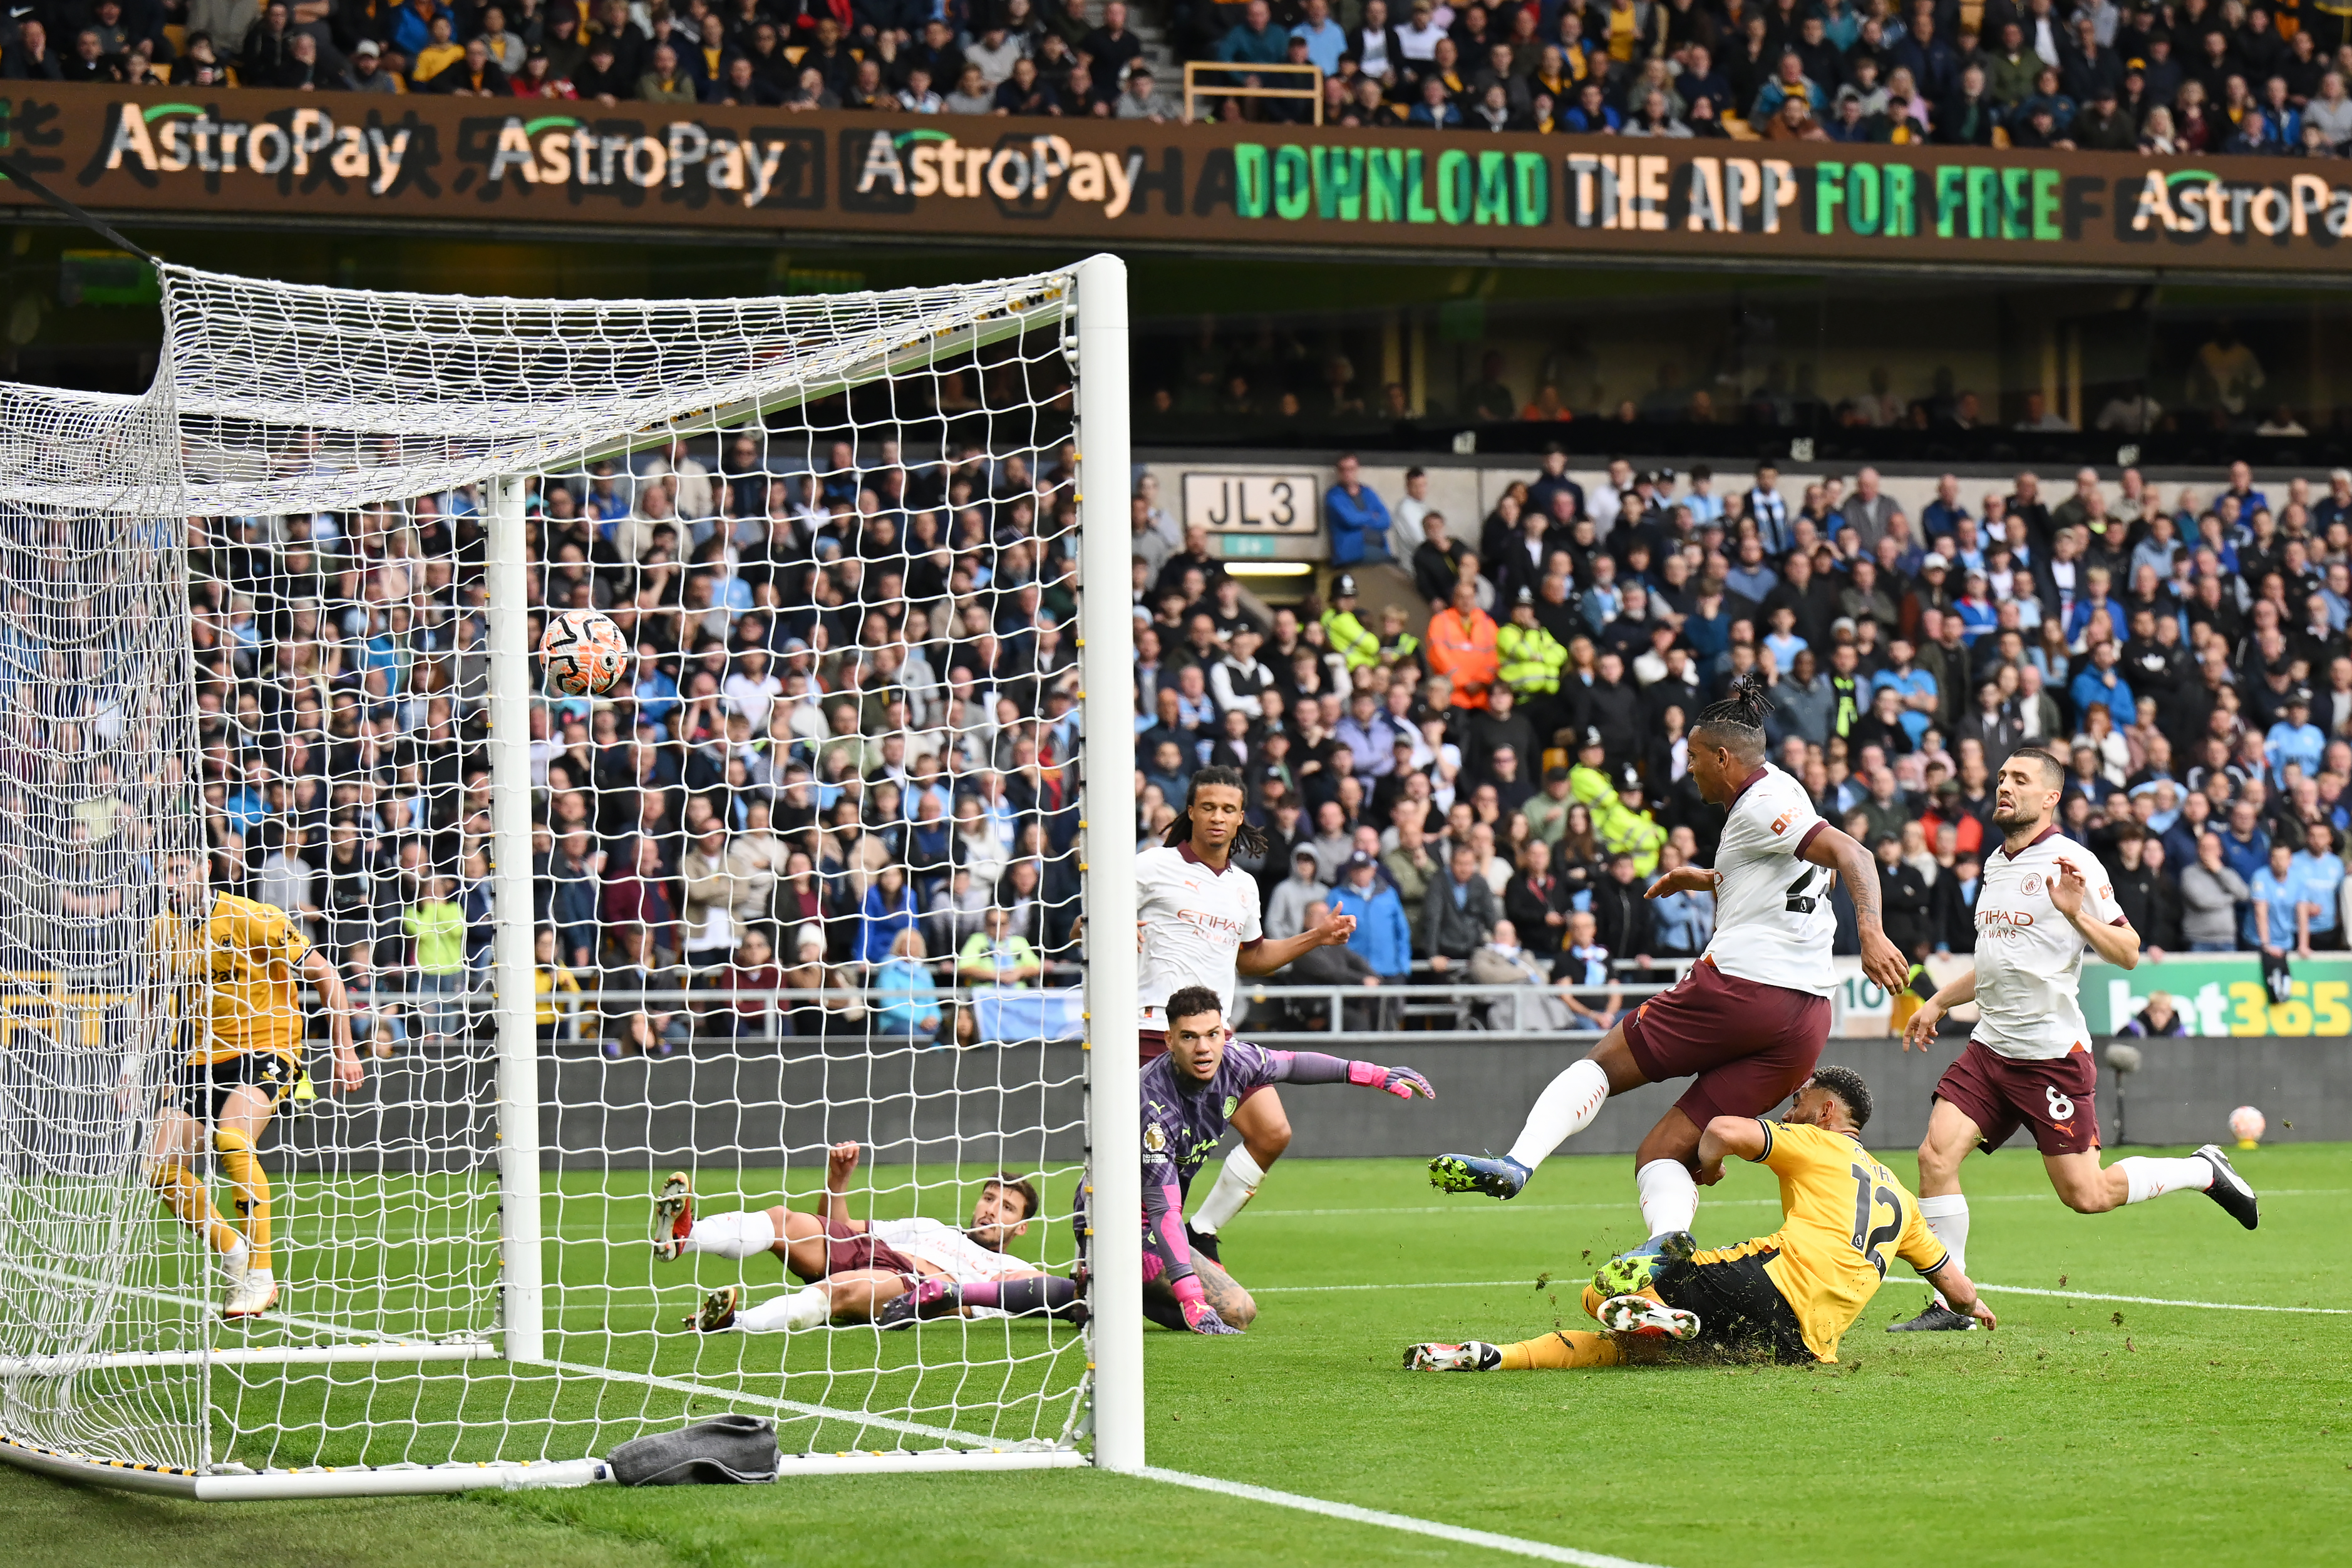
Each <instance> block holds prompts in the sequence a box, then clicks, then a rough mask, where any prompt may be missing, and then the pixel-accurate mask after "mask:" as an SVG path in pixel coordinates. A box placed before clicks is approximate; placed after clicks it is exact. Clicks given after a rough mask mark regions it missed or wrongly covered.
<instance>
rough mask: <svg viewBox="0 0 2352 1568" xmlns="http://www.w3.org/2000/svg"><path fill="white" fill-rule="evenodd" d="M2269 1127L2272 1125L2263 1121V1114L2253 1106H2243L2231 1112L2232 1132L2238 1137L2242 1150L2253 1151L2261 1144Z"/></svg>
mask: <svg viewBox="0 0 2352 1568" xmlns="http://www.w3.org/2000/svg"><path fill="white" fill-rule="evenodd" d="M2269 1126H2270V1123H2269V1122H2267V1121H2263V1113H2262V1112H2261V1111H2259V1110H2255V1109H2254V1108H2253V1107H2252V1106H2251V1105H2242V1106H2240V1107H2238V1109H2237V1110H2233V1111H2231V1112H2230V1131H2231V1132H2232V1133H2234V1134H2235V1135H2236V1137H2237V1140H2238V1147H2239V1148H2241V1149H2251V1148H2252V1147H2254V1146H2255V1145H2256V1144H2258V1143H2260V1142H2262V1141H2263V1131H2265V1130H2266V1129H2268V1128H2269Z"/></svg>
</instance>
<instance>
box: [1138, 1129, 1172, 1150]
mask: <svg viewBox="0 0 2352 1568" xmlns="http://www.w3.org/2000/svg"><path fill="white" fill-rule="evenodd" d="M1143 1146H1144V1148H1146V1149H1147V1150H1149V1151H1150V1152H1152V1153H1154V1154H1165V1153H1166V1152H1168V1134H1167V1132H1166V1131H1163V1130H1162V1129H1161V1127H1160V1123H1158V1122H1157V1121H1155V1122H1153V1123H1152V1124H1151V1125H1150V1126H1149V1127H1147V1128H1145V1129H1144V1130H1143Z"/></svg>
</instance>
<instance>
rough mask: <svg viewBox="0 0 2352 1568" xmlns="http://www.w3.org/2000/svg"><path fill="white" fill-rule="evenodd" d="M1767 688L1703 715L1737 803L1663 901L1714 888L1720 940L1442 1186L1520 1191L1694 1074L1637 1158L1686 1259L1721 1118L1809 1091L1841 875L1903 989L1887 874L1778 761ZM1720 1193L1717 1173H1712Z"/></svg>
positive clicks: (1660, 892)
mask: <svg viewBox="0 0 2352 1568" xmlns="http://www.w3.org/2000/svg"><path fill="white" fill-rule="evenodd" d="M1769 711H1771V704H1770V703H1769V701H1767V700H1765V696H1764V682H1763V680H1762V679H1761V678H1759V677H1757V676H1753V675H1749V676H1743V677H1741V678H1740V679H1738V680H1736V681H1734V682H1733V683H1732V688H1731V691H1730V694H1729V695H1728V696H1727V697H1726V698H1725V699H1724V700H1722V701H1720V702H1717V703H1714V704H1712V705H1710V706H1708V707H1706V708H1705V709H1702V710H1700V712H1699V716H1698V722H1697V723H1696V725H1694V726H1693V727H1692V729H1691V735H1690V771H1691V776H1692V777H1693V778H1695V779H1696V780H1697V781H1698V789H1699V794H1700V795H1701V796H1703V797H1704V798H1705V799H1706V801H1707V802H1708V804H1710V805H1720V806H1722V807H1724V809H1725V812H1726V814H1727V816H1726V820H1725V822H1724V825H1723V839H1722V843H1721V845H1720V847H1718V848H1717V851H1716V866H1715V869H1713V870H1708V869H1706V868H1702V867H1697V866H1685V867H1683V868H1680V869H1679V870H1675V871H1670V872H1668V873H1667V874H1666V875H1664V876H1663V877H1661V878H1659V879H1657V881H1656V882H1654V884H1652V885H1651V888H1650V890H1649V896H1650V897H1651V898H1654V899H1662V898H1664V897H1665V896H1667V895H1668V894H1670V893H1680V892H1692V891H1697V890H1700V889H1711V890H1712V891H1713V892H1714V894H1715V898H1716V906H1715V908H1716V923H1715V936H1714V939H1713V940H1712V941H1711V942H1708V943H1707V949H1706V952H1705V953H1703V954H1701V955H1700V957H1699V960H1698V962H1697V963H1694V964H1692V965H1691V966H1690V968H1689V970H1688V971H1686V972H1685V973H1684V975H1683V977H1682V979H1681V980H1680V981H1679V982H1678V983H1677V984H1675V986H1674V988H1673V989H1671V990H1669V991H1664V992H1661V993H1660V994H1657V995H1655V996H1653V997H1651V998H1650V999H1649V1000H1648V1001H1646V1002H1644V1003H1643V1004H1642V1005H1640V1006H1639V1007H1637V1008H1635V1009H1634V1010H1633V1012H1632V1013H1630V1014H1628V1015H1627V1016H1625V1017H1624V1019H1623V1020H1622V1022H1620V1023H1619V1024H1618V1025H1617V1026H1616V1027H1614V1028H1612V1029H1611V1030H1610V1031H1609V1033H1608V1034H1607V1035H1605V1036H1603V1037H1601V1044H1600V1045H1599V1046H1598V1047H1596V1048H1595V1049H1594V1050H1593V1052H1592V1054H1591V1055H1590V1056H1588V1057H1586V1058H1583V1059H1582V1060H1580V1061H1577V1062H1573V1063H1570V1066H1569V1068H1568V1069H1567V1070H1566V1071H1564V1072H1562V1073H1561V1074H1560V1075H1559V1077H1558V1078H1556V1079H1552V1081H1551V1083H1550V1085H1549V1087H1547V1088H1546V1089H1544V1091H1543V1093H1542V1094H1541V1095H1540V1096H1539V1097H1538V1099H1537V1100H1536V1103H1535V1109H1534V1110H1530V1111H1529V1112H1528V1120H1527V1125H1526V1127H1524V1128H1523V1129H1522V1130H1521V1131H1520V1132H1519V1137H1518V1142H1516V1143H1514V1144H1512V1145H1511V1152H1509V1153H1508V1154H1507V1155H1505V1156H1503V1157H1502V1158H1500V1159H1496V1158H1494V1157H1492V1156H1489V1157H1486V1158H1484V1159H1478V1158H1473V1157H1471V1156H1468V1155H1463V1154H1441V1155H1439V1156H1438V1157H1437V1158H1436V1159H1434V1160H1432V1161H1431V1162H1430V1163H1429V1169H1430V1181H1431V1182H1432V1184H1434V1185H1436V1186H1439V1187H1442V1188H1444V1189H1445V1190H1446V1191H1448V1192H1456V1193H1467V1192H1481V1193H1488V1194H1493V1195H1494V1196H1496V1197H1498V1198H1508V1197H1512V1196H1515V1195H1517V1193H1518V1192H1519V1190H1520V1189H1521V1188H1523V1187H1525V1186H1526V1185H1527V1184H1528V1177H1529V1176H1531V1175H1533V1174H1534V1173H1535V1169H1536V1167H1537V1166H1538V1165H1540V1164H1541V1163H1543V1162H1544V1160H1545V1158H1546V1157H1547V1156H1549V1154H1550V1153H1551V1152H1552V1151H1553V1150H1555V1149H1557V1148H1558V1147H1559V1145H1560V1143H1561V1142H1564V1141H1565V1140H1566V1139H1567V1138H1569V1137H1570V1135H1571V1134H1573V1133H1577V1132H1580V1131H1583V1130H1584V1129H1585V1128H1587V1127H1589V1126H1591V1124H1592V1120H1593V1118H1594V1117H1595V1116H1597V1115H1598V1114H1600V1110H1601V1102H1602V1101H1604V1100H1607V1099H1608V1098H1609V1097H1610V1096H1611V1095H1612V1094H1622V1093H1624V1092H1625V1091H1626V1090H1627V1089H1634V1088H1637V1087H1639V1086H1640V1085H1642V1084H1645V1083H1659V1082H1663V1081H1664V1080H1665V1079H1675V1078H1684V1077H1690V1078H1692V1079H1694V1081H1693V1082H1692V1084H1691V1086H1690V1088H1689V1089H1687V1090H1685V1092H1684V1094H1683V1097H1682V1098H1681V1099H1680V1100H1676V1101H1675V1103H1674V1105H1673V1106H1672V1107H1671V1108H1669V1109H1668V1110H1667V1111H1666V1113H1665V1114H1664V1116H1662V1117H1660V1118H1659V1119H1658V1124H1657V1125H1656V1126H1654V1127H1653V1128H1651V1129H1650V1132H1649V1135H1648V1136H1647V1137H1645V1138H1643V1140H1642V1146H1641V1150H1640V1152H1638V1153H1636V1154H1635V1155H1634V1157H1633V1167H1634V1179H1635V1184H1636V1186H1637V1187H1638V1188H1639V1190H1640V1194H1641V1205H1642V1218H1643V1223H1644V1224H1645V1225H1647V1226H1649V1236H1650V1242H1649V1244H1647V1245H1648V1246H1649V1247H1650V1249H1651V1250H1654V1251H1663V1252H1664V1253H1665V1254H1667V1255H1668V1256H1675V1255H1677V1254H1680V1255H1684V1256H1687V1249H1688V1248H1689V1247H1690V1246H1691V1240H1690V1237H1689V1234H1688V1233H1689V1231H1690V1226H1691V1221H1692V1219H1693V1218H1694V1216H1696V1214H1697V1213H1698V1186H1697V1179H1696V1177H1695V1175H1694V1173H1700V1172H1702V1167H1701V1166H1700V1164H1699V1161H1698V1158H1697V1156H1698V1147H1699V1133H1700V1131H1701V1130H1702V1129H1704V1128H1705V1127H1706V1126H1707V1124H1708V1123H1709V1122H1711V1121H1714V1120H1715V1119H1716V1118H1717V1117H1719V1116H1745V1117H1754V1116H1761V1115H1762V1114H1763V1113H1764V1112H1765V1111H1767V1110H1770V1109H1771V1108H1772V1107H1773V1106H1775V1105H1777V1104H1779V1103H1780V1101H1781V1100H1785V1099H1787V1098H1788V1097H1789V1094H1790V1091H1791V1090H1793V1089H1795V1088H1796V1087H1797V1086H1798V1085H1799V1084H1801V1083H1803V1082H1804V1081H1805V1079H1806V1076H1807V1075H1808V1074H1810V1073H1811V1071H1812V1070H1813V1064H1814V1063H1815V1062H1816V1061H1818V1060H1819V1059H1820V1058H1821V1054H1822V1044H1823V1043H1824V1042H1825V1041H1826V1040H1827V1039H1828V1037H1829V1026H1830V992H1831V990H1832V988H1833V987H1834V986H1835V984H1836V974H1835V972H1834V970H1832V967H1831V963H1830V941H1831V938H1832V935H1833V934H1834V933H1835V931H1836V929H1837V920H1836V916H1835V914H1834V912H1833V911H1832V909H1831V907H1830V899H1829V893H1830V888H1831V886H1832V883H1833V882H1834V881H1836V880H1837V879H1840V878H1843V879H1844V882H1845V887H1846V891H1847V892H1848V893H1849V894H1850V895H1851V896H1852V897H1853V908H1854V915H1855V917H1856V922H1857V924H1858V925H1859V926H1860V927H1861V932H1862V965H1863V970H1864V973H1867V974H1868V975H1869V976H1870V978H1871V979H1872V980H1873V981H1874V982H1875V983H1876V984H1880V985H1882V986H1885V988H1886V989H1887V991H1888V992H1890V993H1892V992H1895V991H1898V990H1900V989H1902V987H1903V985H1904V984H1905V982H1906V976H1907V974H1908V971H1909V965H1908V964H1907V963H1906V962H1905V960H1904V957H1903V954H1902V952H1901V951H1900V950H1899V949H1897V948H1896V947H1895V944H1894V943H1893V942H1889V941H1888V940H1887V938H1886V933H1885V931H1883V930H1882V929H1880V925H1879V913H1878V910H1879V900H1878V868H1877V866H1876V864H1875V863H1874V861H1873V860H1872V859H1871V857H1870V852H1869V851H1868V850H1866V849H1864V847H1862V846H1861V845H1859V844H1857V843H1855V842H1854V841H1853V839H1852V838H1850V837H1846V835H1844V834H1843V833H1841V832H1839V831H1838V830H1837V829H1836V828H1834V827H1832V826H1830V825H1829V824H1828V823H1827V822H1825V821H1823V820H1822V818H1821V817H1820V816H1818V815H1816V814H1815V813H1814V811H1813V807H1812V802H1811V800H1809V799H1807V798H1806V795H1805V791H1804V786H1803V785H1801V784H1799V783H1798V782H1797V781H1796V780H1795V779H1793V778H1791V777H1790V776H1789V775H1788V774H1787V773H1783V772H1781V771H1780V769H1779V768H1776V767H1774V766H1773V765H1772V764H1771V763H1768V762H1766V761H1765V760H1764V715H1765V714H1767V713H1769ZM1704 1174H1705V1179H1706V1180H1707V1181H1708V1182H1709V1183H1712V1182H1713V1181H1714V1180H1716V1178H1717V1176H1718V1175H1719V1174H1720V1170H1719V1168H1716V1169H1709V1170H1707V1171H1706V1172H1705V1173H1704Z"/></svg>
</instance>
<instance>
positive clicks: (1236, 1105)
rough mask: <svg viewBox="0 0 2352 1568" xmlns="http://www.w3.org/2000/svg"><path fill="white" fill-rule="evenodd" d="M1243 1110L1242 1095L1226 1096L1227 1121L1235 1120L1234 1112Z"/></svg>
mask: <svg viewBox="0 0 2352 1568" xmlns="http://www.w3.org/2000/svg"><path fill="white" fill-rule="evenodd" d="M1241 1108H1242V1097H1241V1096H1240V1095H1238V1094H1229V1095H1227V1096H1225V1120H1226V1121H1232V1120H1233V1119H1234V1111H1236V1110H1240V1109H1241Z"/></svg>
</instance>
